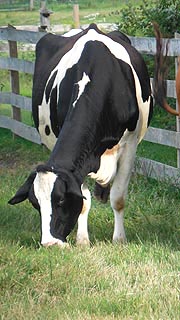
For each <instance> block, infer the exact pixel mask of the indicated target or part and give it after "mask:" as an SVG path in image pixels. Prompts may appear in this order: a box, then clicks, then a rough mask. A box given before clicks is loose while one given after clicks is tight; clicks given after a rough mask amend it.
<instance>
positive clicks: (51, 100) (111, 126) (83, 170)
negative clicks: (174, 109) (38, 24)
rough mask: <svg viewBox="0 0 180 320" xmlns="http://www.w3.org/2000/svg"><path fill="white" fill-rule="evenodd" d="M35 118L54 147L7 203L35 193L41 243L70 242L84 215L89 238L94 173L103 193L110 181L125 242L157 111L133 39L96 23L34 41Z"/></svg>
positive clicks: (80, 238)
mask: <svg viewBox="0 0 180 320" xmlns="http://www.w3.org/2000/svg"><path fill="white" fill-rule="evenodd" d="M32 98H33V117H34V121H35V125H36V128H37V129H38V131H39V133H40V135H41V139H42V143H43V144H44V145H46V146H47V147H48V148H49V149H51V150H52V153H51V155H50V158H49V160H48V161H47V163H46V164H44V165H40V166H38V167H37V168H36V170H35V171H34V172H32V173H31V174H30V176H29V177H28V178H27V180H26V182H25V183H24V185H23V186H22V187H21V188H20V189H19V190H18V191H17V193H16V195H15V196H14V197H13V198H12V199H11V200H10V201H9V203H10V204H16V203H19V202H21V201H24V200H25V199H29V200H30V202H31V203H32V204H33V206H34V207H35V208H36V209H38V210H39V212H40V214H41V230H42V237H41V243H42V245H44V246H49V245H53V244H58V245H60V246H61V245H64V244H65V243H66V237H67V236H68V235H69V233H70V232H71V230H72V229H73V228H74V226H75V224H76V222H77V221H78V230H77V243H79V244H87V243H89V235H88V227H87V218H88V212H89V210H90V206H91V196H90V192H89V190H88V189H87V187H86V185H85V184H84V180H85V177H86V176H87V175H89V176H90V177H91V178H93V179H95V180H96V182H97V186H99V188H98V187H97V192H98V196H99V197H100V198H102V199H103V197H104V194H105V193H106V191H107V189H108V187H109V185H110V184H111V189H110V202H111V206H112V209H113V211H114V217H115V224H114V233H113V241H119V242H122V241H124V240H125V231H124V226H123V214H124V205H125V197H126V194H127V189H128V184H129V179H130V175H131V171H132V167H133V163H134V159H135V154H136V148H137V145H138V143H139V142H140V141H141V139H142V138H143V136H144V134H145V132H146V130H147V127H148V125H149V121H150V118H151V115H152V108H153V106H152V96H151V87H150V80H149V76H148V72H147V69H146V65H145V63H144V60H143V58H142V56H141V55H140V53H138V52H137V51H136V50H135V48H134V47H132V45H131V44H130V41H129V39H128V38H127V37H126V36H125V35H123V34H121V33H120V32H118V31H115V32H111V33H109V34H107V35H106V34H104V33H102V32H101V31H100V30H99V29H98V28H97V26H96V25H94V24H92V25H90V26H89V27H88V28H87V29H86V30H84V31H81V32H80V33H78V34H75V35H73V36H70V37H63V36H57V35H52V34H47V35H45V36H44V37H43V38H42V39H41V40H40V41H39V43H38V44H37V47H36V63H35V73H34V82H33V97H32Z"/></svg>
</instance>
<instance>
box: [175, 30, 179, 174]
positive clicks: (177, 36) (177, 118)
mask: <svg viewBox="0 0 180 320" xmlns="http://www.w3.org/2000/svg"><path fill="white" fill-rule="evenodd" d="M174 36H175V38H180V34H179V33H177V32H175V35H174ZM179 64H180V57H176V58H175V73H177V70H178V66H179ZM176 110H178V102H177V97H176ZM176 131H177V132H179V131H180V118H179V117H176ZM177 168H180V149H177Z"/></svg>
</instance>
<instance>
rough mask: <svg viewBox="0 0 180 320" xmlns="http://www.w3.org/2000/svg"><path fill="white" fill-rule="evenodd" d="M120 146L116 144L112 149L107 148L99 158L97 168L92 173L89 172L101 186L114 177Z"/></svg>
mask: <svg viewBox="0 0 180 320" xmlns="http://www.w3.org/2000/svg"><path fill="white" fill-rule="evenodd" d="M121 150H122V148H121V149H120V145H119V144H117V145H116V146H114V147H113V148H112V149H107V150H106V151H105V152H104V153H103V155H102V156H101V160H100V167H99V170H98V171H97V172H96V173H94V172H91V173H89V176H90V177H91V178H92V179H94V180H96V181H97V182H98V183H99V184H100V185H101V186H104V187H105V186H106V185H108V184H109V183H110V182H111V181H112V180H113V178H114V176H115V174H116V170H117V161H118V159H119V156H120V152H121Z"/></svg>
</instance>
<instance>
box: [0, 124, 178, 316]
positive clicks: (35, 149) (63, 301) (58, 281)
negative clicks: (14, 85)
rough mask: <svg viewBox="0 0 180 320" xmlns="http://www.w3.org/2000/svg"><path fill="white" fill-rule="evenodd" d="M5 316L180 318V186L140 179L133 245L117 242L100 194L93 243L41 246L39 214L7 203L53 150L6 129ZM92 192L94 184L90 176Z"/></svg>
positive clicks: (1, 135) (130, 229)
mask: <svg viewBox="0 0 180 320" xmlns="http://www.w3.org/2000/svg"><path fill="white" fill-rule="evenodd" d="M0 148H1V156H0V179H1V184H0V194H1V197H0V208H1V221H0V225H1V234H0V259H1V267H0V268H1V269H0V287H1V302H0V303H1V319H6V320H14V319H18V320H19V319H21V320H31V319H33V320H34V319H36V320H37V319H50V320H51V319H52V320H54V319H62V320H66V319H68V320H73V319H74V320H81V319H83V320H84V319H87V320H88V319H93V320H94V319H95V320H96V319H97V320H101V319H103V320H104V319H107V320H109V319H133V320H136V319H137V320H140V319H143V320H146V319H147V320H149V319H157V320H158V319H178V318H179V298H180V292H179V288H180V281H179V280H180V278H179V277H180V250H179V249H180V222H179V221H180V203H179V197H180V190H179V189H177V188H175V187H174V186H172V185H170V184H168V182H166V183H164V184H162V183H160V182H157V181H154V180H152V179H146V178H144V177H140V176H139V177H138V176H136V175H135V176H133V177H132V179H131V183H130V187H129V195H128V199H127V205H126V214H125V228H126V233H127V238H128V243H127V244H126V245H124V246H119V245H112V244H111V238H112V233H113V215H112V212H111V209H110V206H109V204H108V205H102V204H99V203H98V202H97V201H96V200H95V199H94V198H93V201H92V209H91V214H90V217H89V232H90V239H91V247H89V248H79V247H76V245H75V231H76V230H74V231H73V232H72V234H71V235H70V236H69V243H70V248H68V249H63V250H60V249H59V248H56V247H53V248H49V249H45V248H42V247H41V246H40V244H39V240H40V219H39V215H38V213H37V212H36V211H35V209H33V208H32V206H31V205H30V204H29V203H28V202H27V201H26V202H24V203H22V204H19V205H17V206H9V205H8V204H7V201H8V200H9V198H10V197H11V196H12V195H13V194H14V192H15V191H16V190H17V188H18V187H19V186H20V185H21V184H22V183H23V182H24V180H25V178H26V177H27V175H28V174H29V173H30V172H31V170H33V169H34V167H35V166H36V164H37V163H39V162H42V161H45V160H46V159H47V158H48V154H49V152H48V151H47V150H45V149H43V148H42V147H41V146H38V145H35V144H32V143H30V142H27V141H25V140H23V139H21V138H17V139H15V140H12V137H11V134H10V133H9V131H7V130H5V129H0ZM88 183H89V186H90V189H91V190H93V184H92V182H90V181H88Z"/></svg>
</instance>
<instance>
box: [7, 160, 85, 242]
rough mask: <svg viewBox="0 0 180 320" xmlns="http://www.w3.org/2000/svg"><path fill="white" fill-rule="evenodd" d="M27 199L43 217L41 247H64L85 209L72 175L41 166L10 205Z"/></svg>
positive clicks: (10, 201) (64, 171)
mask: <svg viewBox="0 0 180 320" xmlns="http://www.w3.org/2000/svg"><path fill="white" fill-rule="evenodd" d="M26 199H29V201H30V202H31V203H32V205H33V206H34V207H35V208H36V209H37V210H38V211H39V212H40V214H41V231H42V237H41V244H42V245H44V246H50V245H53V244H58V245H64V244H65V243H66V237H67V236H68V235H69V233H70V232H71V230H72V229H73V228H74V226H75V224H76V222H77V219H78V216H79V214H80V212H81V209H82V205H83V196H82V192H81V186H80V184H78V182H77V181H76V179H75V177H74V176H73V174H72V173H70V172H68V171H66V170H62V171H61V170H60V171H55V170H53V169H52V168H48V169H47V168H46V167H45V166H39V167H38V168H37V170H36V171H35V172H33V173H31V174H30V176H29V177H28V178H27V180H26V181H25V183H24V184H23V185H22V186H21V187H20V189H19V190H18V191H17V193H16V194H15V196H14V197H13V198H12V199H11V200H9V203H10V204H12V205H14V204H17V203H19V202H22V201H24V200H26Z"/></svg>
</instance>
